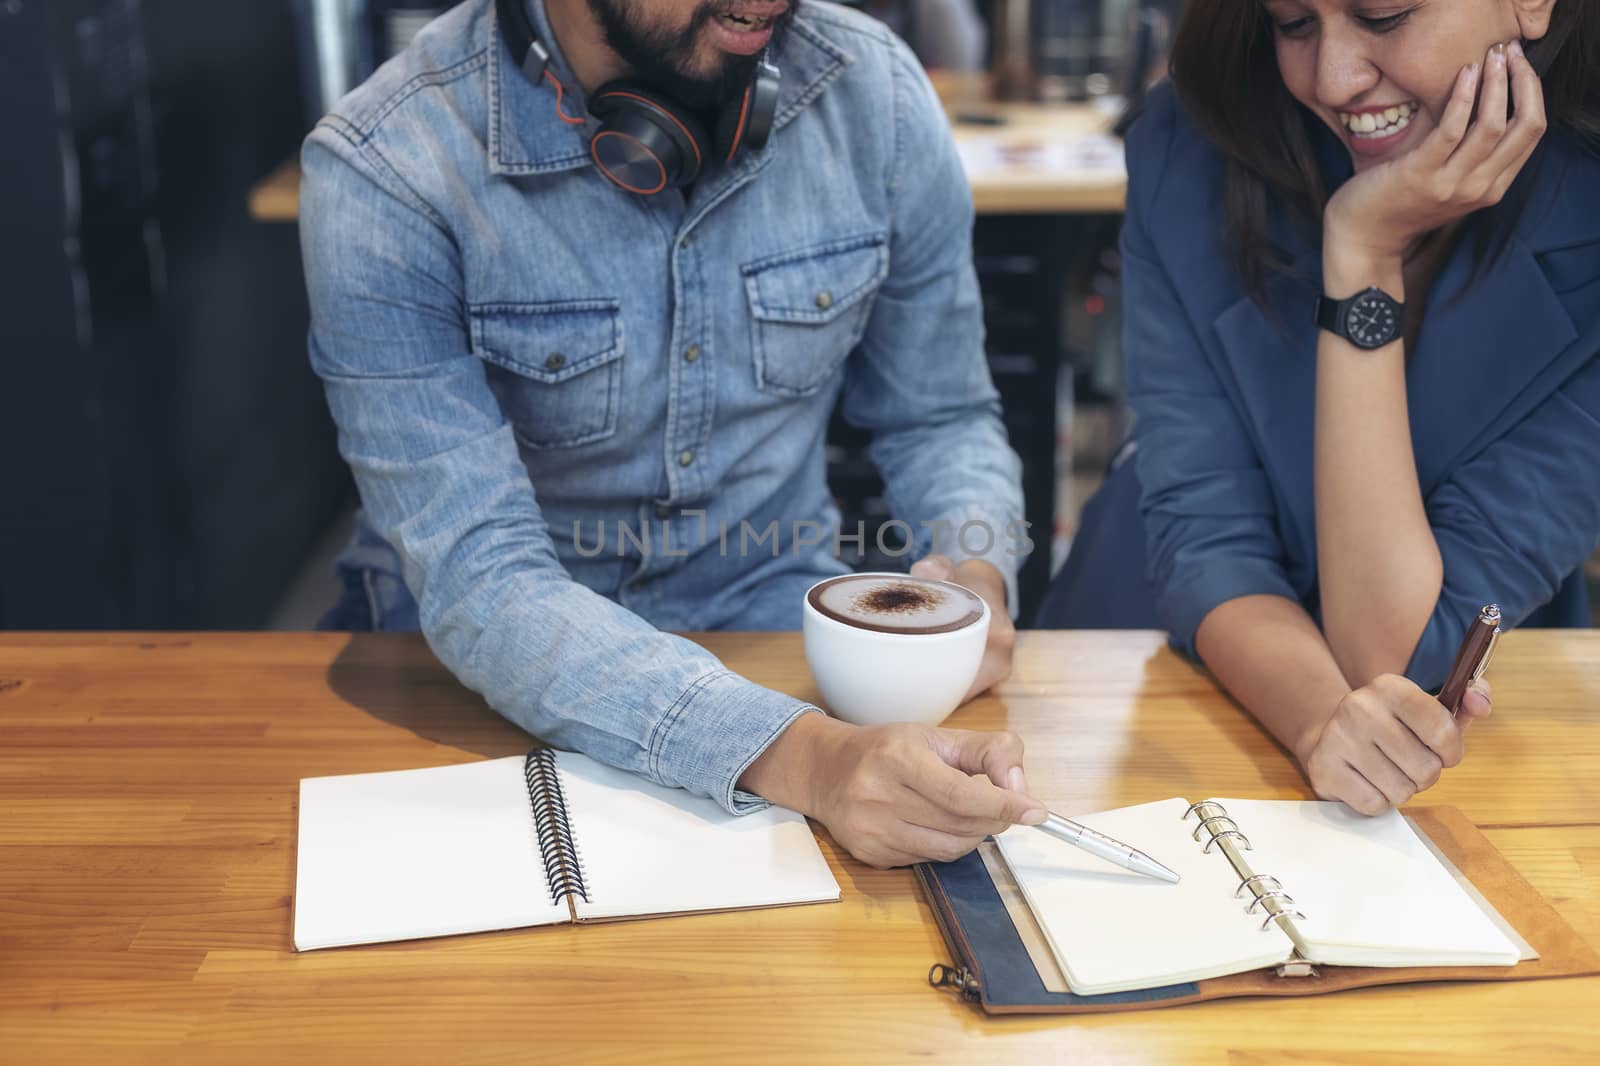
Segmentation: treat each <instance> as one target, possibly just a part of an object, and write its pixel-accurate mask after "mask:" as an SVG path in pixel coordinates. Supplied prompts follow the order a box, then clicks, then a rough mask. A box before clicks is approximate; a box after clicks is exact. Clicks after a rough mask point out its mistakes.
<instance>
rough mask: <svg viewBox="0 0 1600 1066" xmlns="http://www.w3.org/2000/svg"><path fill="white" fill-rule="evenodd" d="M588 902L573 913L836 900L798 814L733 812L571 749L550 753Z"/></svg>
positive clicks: (637, 913) (630, 913)
mask: <svg viewBox="0 0 1600 1066" xmlns="http://www.w3.org/2000/svg"><path fill="white" fill-rule="evenodd" d="M556 764H557V766H558V768H559V770H560V776H561V788H562V792H563V793H564V794H565V797H566V807H567V821H568V824H569V826H570V827H571V831H572V837H573V839H574V840H575V841H577V846H578V852H579V854H580V856H581V857H582V860H583V874H584V882H585V884H586V885H587V887H588V894H589V901H588V902H584V901H582V900H576V901H574V906H575V908H576V911H577V915H578V918H579V920H580V921H581V920H588V919H602V918H632V917H643V916H645V915H651V914H674V913H678V912H681V911H709V910H732V909H737V908H746V907H774V906H780V905H783V904H790V903H817V902H822V901H824V900H837V899H838V898H839V884H838V882H837V881H835V880H834V878H833V873H832V872H831V871H830V870H829V869H828V863H827V860H825V859H824V858H823V857H822V851H821V849H820V848H818V847H817V841H816V838H815V837H813V836H812V834H811V827H810V826H808V825H807V824H806V820H805V818H804V817H802V816H801V815H799V814H796V813H795V812H794V811H791V810H787V809H785V808H782V807H768V808H767V809H766V810H763V811H757V812H756V813H754V814H746V815H732V814H729V813H728V812H727V811H725V810H723V809H722V807H721V806H719V805H718V804H717V803H715V802H714V801H712V800H710V799H706V798H704V797H702V796H694V795H690V794H689V793H687V792H684V791H682V790H680V789H668V788H662V787H661V786H660V785H656V784H653V783H651V782H649V781H646V780H644V779H643V778H640V777H637V776H635V775H633V774H629V773H624V772H623V771H621V770H618V769H615V768H614V767H611V766H606V765H604V764H602V763H598V762H595V761H594V760H593V759H589V758H585V757H584V756H582V755H577V754H574V753H572V752H565V751H564V752H561V753H560V754H559V755H558V756H557V757H556Z"/></svg>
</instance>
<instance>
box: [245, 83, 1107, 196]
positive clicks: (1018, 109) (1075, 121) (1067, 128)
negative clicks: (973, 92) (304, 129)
mask: <svg viewBox="0 0 1600 1066" xmlns="http://www.w3.org/2000/svg"><path fill="white" fill-rule="evenodd" d="M957 111H958V112H959V113H962V114H966V113H972V114H982V115H993V116H997V117H1000V118H1002V119H1004V125H1001V126H975V125H970V124H965V123H960V122H958V123H957V124H956V125H955V127H954V129H955V136H956V142H957V143H958V144H960V143H962V142H963V141H965V142H968V143H969V144H970V143H972V142H977V141H995V142H999V143H1002V144H1005V145H1008V146H1010V147H1011V148H1012V149H1014V150H1016V149H1023V148H1026V147H1028V146H1032V145H1046V144H1049V143H1050V142H1052V141H1060V140H1066V139H1071V138H1074V137H1079V136H1082V135H1084V134H1090V133H1102V132H1104V131H1105V130H1107V129H1109V128H1110V125H1111V122H1112V119H1111V117H1110V116H1108V115H1106V114H1105V113H1103V112H1100V111H1097V110H1095V109H1094V108H1092V107H1089V106H1087V105H1083V104H1072V105H1066V106H1061V107H1045V106H1041V105H1038V104H990V105H980V106H974V107H971V108H958V109H957ZM1019 159H1020V160H1022V161H1021V162H1019V163H1018V165H1016V166H1015V167H1009V168H1006V169H1002V170H993V169H986V170H984V171H982V172H980V173H974V174H971V175H969V177H970V180H971V182H972V199H973V203H974V205H975V206H976V208H977V211H978V213H979V214H980V215H984V214H1103V213H1107V212H1119V211H1121V210H1122V205H1123V200H1124V197H1125V195H1126V193H1127V177H1126V175H1124V174H1122V173H1121V172H1108V171H1104V170H1099V169H1089V170H1080V169H1052V168H1042V167H1039V166H1037V165H1030V164H1028V163H1027V162H1026V159H1025V157H1023V156H1019ZM299 216H300V161H299V159H298V158H296V159H290V160H287V161H286V162H284V164H283V165H282V166H280V167H278V169H277V170H274V171H273V172H272V173H271V174H269V175H267V176H266V177H265V178H263V179H261V181H259V182H257V183H256V185H255V187H254V188H253V189H251V190H250V217H251V218H254V219H255V220H256V221H258V222H293V221H295V220H296V219H297V218H299Z"/></svg>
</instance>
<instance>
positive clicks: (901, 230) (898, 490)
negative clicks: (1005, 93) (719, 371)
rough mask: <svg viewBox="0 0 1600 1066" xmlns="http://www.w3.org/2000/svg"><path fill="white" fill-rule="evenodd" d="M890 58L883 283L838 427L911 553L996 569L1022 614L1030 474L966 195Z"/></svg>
mask: <svg viewBox="0 0 1600 1066" xmlns="http://www.w3.org/2000/svg"><path fill="white" fill-rule="evenodd" d="M896 48H897V54H896V61H895V63H894V92H893V99H892V105H893V125H892V129H893V136H894V138H895V150H894V172H893V173H892V174H891V176H890V189H891V193H892V195H893V198H894V200H893V232H892V233H891V234H890V261H889V273H888V276H887V277H886V278H885V280H884V282H883V284H882V286H881V287H880V288H879V290H878V293H877V295H876V297H875V299H874V302H873V309H872V315H871V318H870V319H869V321H868V324H867V331H866V334H865V336H864V338H863V340H862V343H861V346H860V349H859V351H857V352H856V353H855V354H854V355H853V356H852V358H851V360H850V365H849V369H848V371H847V375H846V380H845V391H844V415H845V418H846V419H847V420H848V421H849V422H851V423H852V424H854V425H857V426H860V427H864V428H867V429H869V430H871V431H872V434H873V438H872V445H871V454H872V458H873V461H874V462H875V463H876V464H877V465H878V467H879V469H881V470H882V471H883V477H884V482H885V486H886V490H887V498H888V502H889V505H890V508H891V510H892V511H893V512H894V515H895V517H896V518H898V519H899V520H901V521H903V522H905V523H907V525H909V526H910V527H911V528H912V531H913V540H912V552H913V554H915V555H924V554H927V553H928V552H930V551H937V552H940V553H943V554H946V555H948V556H950V557H951V558H952V559H953V560H954V561H955V562H961V561H963V560H966V559H983V560H985V561H987V562H989V563H991V564H993V565H994V567H995V568H996V569H997V570H999V572H1000V574H1001V575H1002V576H1003V577H1004V579H1005V582H1006V588H1007V591H1008V603H1009V604H1010V606H1011V610H1012V611H1013V613H1014V612H1015V610H1016V603H1017V590H1016V576H1017V569H1018V567H1020V566H1021V565H1022V561H1023V559H1024V558H1026V556H1027V554H1028V550H1029V548H1030V547H1031V538H1030V536H1029V532H1028V529H1027V527H1026V525H1025V524H1024V521H1023V510H1022V464H1021V462H1020V461H1019V460H1018V458H1017V455H1016V453H1015V452H1014V451H1012V450H1011V446H1010V444H1009V443H1008V442H1007V440H1006V431H1005V426H1004V424H1003V422H1002V421H1001V417H1000V397H999V393H998V392H997V391H996V390H995V387H994V382H993V380H992V379H991V377H990V375H989V366H988V361H987V358H986V357H985V355H984V346H983V307H982V301H981V300H980V298H979V294H978V281H977V274H976V272H975V271H974V268H973V262H972V220H973V208H972V194H971V192H970V190H969V189H968V187H967V180H966V175H965V172H964V171H963V169H962V165H961V160H960V158H959V157H958V156H957V154H956V149H955V143H954V141H953V139H952V138H951V134H950V128H949V124H948V122H947V121H946V120H945V118H944V114H943V112H942V110H941V109H940V107H939V104H938V100H937V98H936V97H935V96H934V93H933V90H932V88H931V87H930V86H929V84H928V82H927V79H926V77H925V76H924V75H923V74H922V72H921V70H920V69H918V68H917V66H916V61H915V59H914V58H912V57H911V56H910V55H909V54H908V53H907V52H906V51H905V49H904V46H903V45H898V44H897V45H896Z"/></svg>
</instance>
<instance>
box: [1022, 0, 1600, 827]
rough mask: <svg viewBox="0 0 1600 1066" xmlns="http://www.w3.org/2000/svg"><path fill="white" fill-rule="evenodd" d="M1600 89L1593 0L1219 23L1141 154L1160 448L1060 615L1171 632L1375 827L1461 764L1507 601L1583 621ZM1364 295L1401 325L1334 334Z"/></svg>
mask: <svg viewBox="0 0 1600 1066" xmlns="http://www.w3.org/2000/svg"><path fill="white" fill-rule="evenodd" d="M1597 77H1600V4H1594V3H1580V2H1578V0H1429V2H1420V3H1419V2H1416V0H1394V2H1392V3H1391V2H1382V3H1379V2H1376V0H1265V2H1264V3H1262V2H1261V0H1228V2H1225V0H1215V2H1210V3H1197V4H1191V5H1190V6H1189V9H1188V15H1187V17H1186V20H1185V23H1184V25H1183V27H1182V28H1181V29H1180V32H1179V37H1178V41H1177V44H1176V47H1175V49H1174V55H1173V78H1172V85H1170V86H1163V87H1162V88H1161V89H1159V90H1157V91H1156V92H1154V93H1153V95H1152V98H1151V100H1150V102H1149V106H1148V110H1147V112H1146V113H1145V114H1144V116H1143V117H1142V118H1141V119H1140V120H1139V121H1138V122H1137V123H1136V124H1135V125H1134V127H1133V129H1132V132H1131V133H1130V136H1129V139H1128V171H1129V189H1128V206H1127V219H1126V223H1125V225H1124V229H1123V237H1122V275H1123V285H1124V299H1123V306H1124V307H1125V308H1126V312H1125V317H1126V323H1125V327H1124V330H1125V333H1124V337H1125V351H1126V358H1127V381H1128V394H1129V395H1128V398H1129V403H1130V405H1131V407H1132V409H1133V412H1134V430H1133V437H1132V441H1131V442H1130V445H1129V446H1128V447H1127V448H1125V450H1124V452H1125V454H1124V456H1122V457H1119V458H1120V461H1119V463H1118V464H1117V465H1116V466H1115V467H1114V469H1113V472H1112V474H1111V476H1110V478H1109V480H1108V482H1107V484H1106V485H1105V487H1104V488H1103V489H1102V491H1101V492H1100V493H1099V494H1098V495H1097V496H1096V497H1095V498H1094V499H1093V500H1092V501H1091V502H1090V504H1089V506H1088V507H1087V508H1086V512H1085V521H1084V526H1083V529H1082V532H1081V533H1080V535H1079V537H1078V538H1077V541H1076V542H1075V543H1074V545H1073V550H1072V554H1071V556H1070V557H1069V561H1068V564H1067V566H1066V568H1065V570H1064V572H1063V574H1062V576H1061V577H1060V578H1059V579H1058V580H1057V582H1056V584H1055V586H1054V587H1053V588H1052V589H1051V593H1050V596H1049V597H1048V599H1047V601H1046V604H1045V607H1044V609H1043V611H1042V612H1041V616H1040V621H1041V623H1042V624H1045V625H1049V626H1103V625H1110V626H1129V625H1157V626H1161V627H1163V628H1166V629H1168V630H1169V631H1170V633H1171V635H1172V639H1173V641H1174V643H1175V644H1177V645H1178V646H1179V647H1181V648H1182V649H1184V650H1185V651H1187V652H1189V653H1190V654H1196V655H1198V656H1199V657H1200V658H1201V659H1202V660H1203V661H1204V662H1205V663H1206V665H1207V666H1208V667H1209V668H1210V669H1211V671H1212V673H1213V674H1214V675H1215V676H1216V677H1217V678H1218V680H1219V681H1220V682H1221V683H1222V684H1223V685H1224V686H1226V687H1227V688H1228V690H1229V691H1230V692H1232V693H1233V695H1234V696H1235V697H1236V698H1237V699H1238V700H1239V701H1240V702H1241V703H1242V704H1243V705H1244V706H1245V707H1246V708H1248V709H1249V710H1250V711H1251V712H1252V713H1254V714H1255V715H1256V717H1257V718H1259V719H1260V720H1261V722H1262V723H1263V724H1264V725H1265V726H1266V727H1267V728H1268V729H1269V730H1270V731H1271V732H1272V733H1273V734H1274V735H1275V736H1276V737H1277V738H1278V739H1279V740H1280V741H1281V742H1282V743H1283V744H1284V746H1285V747H1286V748H1288V749H1289V750H1290V751H1291V752H1293V753H1294V755H1295V756H1296V757H1297V758H1298V759H1299V761H1300V763H1301V765H1302V767H1303V768H1304V770H1305V772H1306V774H1307V777H1308V779H1309V781H1310V783H1311V785H1312V786H1313V788H1314V789H1315V791H1316V792H1317V793H1318V794H1319V795H1321V796H1323V797H1325V798H1330V799H1340V800H1344V801H1345V802H1346V803H1348V804H1349V805H1350V806H1352V807H1354V808H1355V809H1357V810H1360V811H1362V812H1365V813H1369V814H1370V813H1377V812H1379V811H1382V810H1384V809H1386V808H1388V807H1389V806H1391V805H1392V806H1398V805H1400V804H1402V803H1404V802H1405V801H1406V800H1408V799H1409V798H1410V797H1411V796H1412V795H1413V794H1414V793H1415V792H1417V791H1420V790H1422V789H1425V788H1427V787H1429V786H1430V785H1432V784H1433V783H1434V782H1435V781H1436V780H1437V779H1438V777H1439V775H1440V773H1441V771H1442V770H1443V769H1445V768H1447V767H1449V766H1453V765H1455V763H1457V762H1458V761H1459V760H1460V759H1461V757H1462V753H1463V748H1462V732H1463V730H1464V729H1465V727H1466V724H1467V723H1468V722H1469V721H1471V719H1472V718H1474V717H1480V716H1482V715H1484V714H1487V713H1488V711H1489V700H1488V692H1487V689H1486V687H1485V688H1481V689H1479V690H1478V691H1475V692H1472V693H1469V696H1468V699H1467V700H1466V701H1465V702H1464V705H1463V707H1462V710H1461V713H1460V716H1459V717H1458V718H1453V717H1451V715H1449V714H1448V713H1447V712H1446V711H1445V710H1444V708H1443V707H1441V706H1440V704H1439V703H1438V701H1437V700H1435V699H1433V698H1432V697H1431V696H1430V695H1429V691H1430V690H1435V689H1437V687H1438V686H1439V684H1440V683H1441V681H1442V680H1443V675H1444V674H1445V672H1446V671H1447V670H1448V668H1449V666H1450V663H1451V660H1452V659H1453V657H1454V654H1455V651H1456V648H1457V646H1458V644H1459V642H1460V640H1461V638H1462V636H1463V633H1464V632H1465V627H1466V625H1467V623H1468V622H1469V621H1470V620H1471V619H1473V618H1474V617H1475V616H1476V615H1477V613H1478V609H1479V607H1480V605H1482V604H1484V603H1487V602H1491V601H1494V602H1498V603H1499V604H1500V606H1501V608H1502V611H1503V614H1504V618H1505V619H1506V621H1507V622H1508V623H1509V624H1511V625H1517V624H1524V623H1526V622H1528V621H1530V620H1533V621H1537V622H1539V623H1541V624H1552V623H1558V622H1564V623H1566V624H1587V607H1586V605H1585V604H1584V590H1583V587H1582V572H1581V566H1582V564H1583V561H1584V560H1585V559H1586V558H1587V557H1588V556H1589V554H1590V553H1591V552H1592V551H1593V550H1594V548H1595V545H1596V541H1597V539H1600V157H1597V154H1596V149H1595V146H1596V144H1597V138H1600V84H1597V82H1596V78H1597ZM1369 288H1376V289H1378V290H1380V291H1381V293H1383V294H1386V295H1387V298H1388V299H1392V300H1393V301H1395V302H1398V303H1401V304H1403V311H1400V312H1399V313H1398V314H1397V315H1396V322H1397V324H1398V325H1399V327H1400V328H1399V330H1398V331H1397V332H1395V333H1394V334H1393V335H1392V336H1390V335H1389V334H1388V333H1387V332H1386V331H1385V329H1384V327H1385V325H1386V322H1385V321H1384V317H1385V310H1384V309H1385V307H1386V306H1388V307H1391V309H1392V305H1389V304H1386V303H1385V300H1384V299H1380V298H1376V297H1373V298H1369V299H1368V300H1367V301H1366V302H1365V303H1364V305H1363V306H1362V308H1361V309H1360V311H1359V313H1358V321H1356V322H1355V323H1354V328H1353V329H1352V328H1351V327H1350V325H1349V324H1338V323H1330V328H1321V327H1319V326H1318V325H1317V324H1316V323H1315V322H1314V321H1313V308H1314V306H1315V305H1316V303H1317V300H1318V297H1319V296H1321V297H1325V298H1327V299H1329V300H1344V299H1347V298H1353V297H1356V296H1357V295H1358V294H1361V293H1363V292H1365V291H1366V290H1368V289H1369ZM1366 345H1371V347H1370V348H1369V347H1366Z"/></svg>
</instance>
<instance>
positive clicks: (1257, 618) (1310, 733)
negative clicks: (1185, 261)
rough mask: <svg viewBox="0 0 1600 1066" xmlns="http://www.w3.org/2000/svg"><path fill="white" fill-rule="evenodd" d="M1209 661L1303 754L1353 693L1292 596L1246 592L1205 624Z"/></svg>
mask: <svg viewBox="0 0 1600 1066" xmlns="http://www.w3.org/2000/svg"><path fill="white" fill-rule="evenodd" d="M1195 646H1196V649H1197V650H1198V651H1199V652H1200V657H1201V659H1203V660H1204V661H1205V664H1206V666H1207V667H1208V668H1209V669H1210V670H1211V672H1212V674H1213V675H1215V676H1216V678H1217V680H1218V681H1220V682H1222V685H1223V687H1224V688H1226V689H1227V690H1228V691H1229V692H1230V693H1232V694H1233V697H1234V699H1236V700H1238V701H1239V702H1240V703H1241V704H1243V705H1244V708H1245V709H1246V710H1248V711H1249V712H1250V713H1251V714H1253V715H1254V716H1255V717H1256V719H1257V720H1258V721H1260V723H1261V724H1262V725H1263V726H1265V727H1266V728H1267V731H1268V732H1270V733H1271V734H1272V735H1273V736H1274V737H1276V738H1277V739H1278V742H1279V743H1280V744H1282V745H1283V746H1284V747H1285V748H1287V749H1288V750H1289V751H1290V753H1291V754H1293V755H1294V756H1295V758H1296V759H1298V760H1300V761H1301V762H1304V761H1305V757H1306V755H1307V754H1308V753H1309V752H1310V750H1311V748H1312V747H1313V746H1314V745H1315V743H1316V739H1317V737H1318V736H1319V735H1320V734H1321V732H1322V727H1323V726H1324V725H1325V724H1327V721H1328V719H1329V718H1331V717H1332V716H1333V712H1334V711H1335V710H1336V709H1337V708H1338V706H1339V701H1340V700H1341V699H1343V698H1344V697H1345V695H1346V694H1347V693H1348V692H1349V691H1350V687H1351V686H1350V685H1348V684H1346V682H1345V679H1344V676H1343V674H1341V673H1340V671H1339V666H1338V664H1337V663H1336V662H1335V661H1334V658H1333V653H1332V652H1331V651H1330V650H1329V648H1328V644H1327V642H1326V641H1325V640H1324V639H1323V637H1322V633H1321V632H1320V631H1319V630H1318V629H1317V624H1316V622H1314V621H1313V620H1312V619H1311V616H1310V615H1308V614H1307V613H1306V611H1305V608H1303V607H1301V606H1300V605H1299V604H1298V603H1295V602H1294V601H1293V600H1287V599H1284V598H1283V597H1281V596H1241V597H1239V598H1237V599H1233V600H1229V601H1227V602H1226V603H1224V604H1222V605H1221V606H1219V607H1217V608H1216V609H1215V610H1213V611H1212V612H1211V613H1210V614H1208V615H1206V617H1205V620H1204V621H1203V622H1201V623H1200V629H1199V631H1198V633H1197V634H1196V636H1195Z"/></svg>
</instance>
